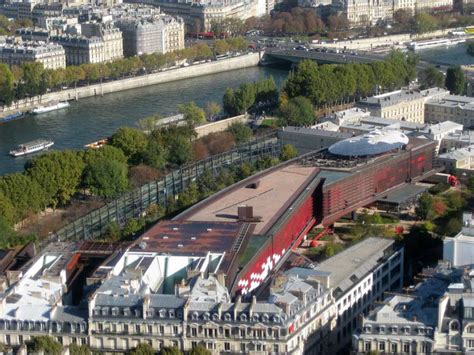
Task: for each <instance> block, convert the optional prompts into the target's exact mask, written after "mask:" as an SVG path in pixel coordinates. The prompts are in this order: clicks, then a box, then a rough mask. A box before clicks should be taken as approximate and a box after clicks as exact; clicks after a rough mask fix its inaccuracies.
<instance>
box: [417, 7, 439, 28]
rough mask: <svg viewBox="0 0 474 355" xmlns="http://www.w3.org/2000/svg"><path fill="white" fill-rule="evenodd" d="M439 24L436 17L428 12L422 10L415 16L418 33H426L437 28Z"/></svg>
mask: <svg viewBox="0 0 474 355" xmlns="http://www.w3.org/2000/svg"><path fill="white" fill-rule="evenodd" d="M437 26H438V24H437V22H436V19H435V18H434V17H433V16H431V15H430V14H428V13H426V12H420V13H418V14H416V16H415V28H416V32H417V33H425V32H431V31H434V30H436V28H437Z"/></svg>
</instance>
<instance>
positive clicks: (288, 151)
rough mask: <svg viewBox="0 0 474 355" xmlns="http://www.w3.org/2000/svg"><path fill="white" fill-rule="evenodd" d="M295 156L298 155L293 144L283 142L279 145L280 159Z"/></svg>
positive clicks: (283, 159) (285, 159)
mask: <svg viewBox="0 0 474 355" xmlns="http://www.w3.org/2000/svg"><path fill="white" fill-rule="evenodd" d="M297 156H298V151H297V150H296V148H295V147H294V146H293V145H291V144H285V145H284V146H283V147H281V152H280V160H281V161H287V160H290V159H293V158H296V157H297Z"/></svg>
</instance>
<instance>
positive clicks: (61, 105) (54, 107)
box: [31, 101, 70, 115]
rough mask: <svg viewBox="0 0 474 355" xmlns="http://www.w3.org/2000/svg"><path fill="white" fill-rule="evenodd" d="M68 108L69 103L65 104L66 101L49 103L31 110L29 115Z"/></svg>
mask: <svg viewBox="0 0 474 355" xmlns="http://www.w3.org/2000/svg"><path fill="white" fill-rule="evenodd" d="M69 106H70V105H69V102H67V101H59V102H53V103H50V104H48V105H46V106H38V107H35V108H34V109H33V110H31V113H32V114H33V115H39V114H42V113H47V112H51V111H56V110H61V109H63V108H66V107H69Z"/></svg>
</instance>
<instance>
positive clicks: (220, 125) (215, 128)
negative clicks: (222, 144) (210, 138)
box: [195, 115, 249, 138]
mask: <svg viewBox="0 0 474 355" xmlns="http://www.w3.org/2000/svg"><path fill="white" fill-rule="evenodd" d="M248 120H249V118H248V116H247V115H240V116H234V117H231V118H226V119H225V120H221V121H217V122H211V123H207V124H205V125H202V126H198V127H196V128H195V131H196V133H197V138H201V137H203V136H206V135H208V134H209V133H215V132H222V131H225V130H226V129H227V127H229V126H230V125H231V124H233V123H237V122H240V123H247V122H248Z"/></svg>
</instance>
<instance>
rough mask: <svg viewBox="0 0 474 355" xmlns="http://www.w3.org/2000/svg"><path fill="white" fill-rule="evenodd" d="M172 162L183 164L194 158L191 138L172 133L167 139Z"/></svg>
mask: <svg viewBox="0 0 474 355" xmlns="http://www.w3.org/2000/svg"><path fill="white" fill-rule="evenodd" d="M166 146H167V147H168V151H169V156H168V160H169V162H170V163H173V164H176V165H182V164H184V163H187V162H188V161H190V160H191V159H192V156H193V150H192V145H191V142H190V141H189V139H188V138H187V137H185V136H183V135H177V134H174V135H171V136H169V137H167V139H166Z"/></svg>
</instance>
